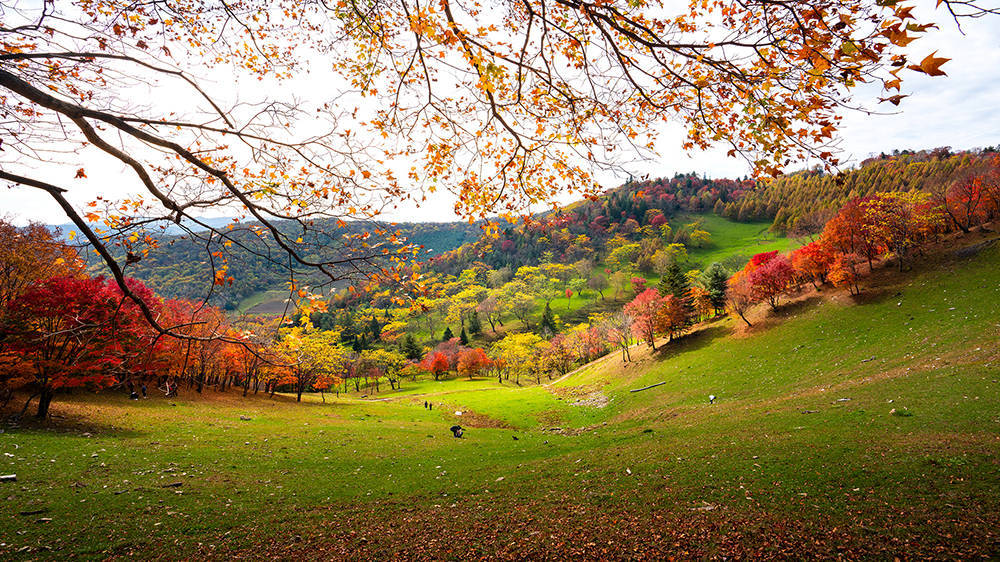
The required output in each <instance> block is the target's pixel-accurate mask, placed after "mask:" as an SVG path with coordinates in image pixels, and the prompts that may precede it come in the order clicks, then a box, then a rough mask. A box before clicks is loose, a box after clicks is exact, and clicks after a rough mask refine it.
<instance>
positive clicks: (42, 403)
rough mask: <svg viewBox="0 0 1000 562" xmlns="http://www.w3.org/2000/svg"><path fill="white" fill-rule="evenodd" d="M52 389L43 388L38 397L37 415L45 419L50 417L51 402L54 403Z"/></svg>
mask: <svg viewBox="0 0 1000 562" xmlns="http://www.w3.org/2000/svg"><path fill="white" fill-rule="evenodd" d="M52 394H53V393H52V390H50V389H43V390H42V393H41V395H40V396H39V397H38V412H37V413H36V414H35V417H36V418H38V419H40V420H44V419H45V418H47V417H49V404H51V403H52Z"/></svg>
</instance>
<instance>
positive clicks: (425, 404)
mask: <svg viewBox="0 0 1000 562" xmlns="http://www.w3.org/2000/svg"><path fill="white" fill-rule="evenodd" d="M424 409H425V410H426V409H427V401H426V400H424Z"/></svg>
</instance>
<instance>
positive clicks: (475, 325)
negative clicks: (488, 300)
mask: <svg viewBox="0 0 1000 562" xmlns="http://www.w3.org/2000/svg"><path fill="white" fill-rule="evenodd" d="M469 333H471V334H472V335H474V336H478V335H479V334H481V333H483V324H482V322H480V321H479V311H477V310H473V311H472V314H470V315H469Z"/></svg>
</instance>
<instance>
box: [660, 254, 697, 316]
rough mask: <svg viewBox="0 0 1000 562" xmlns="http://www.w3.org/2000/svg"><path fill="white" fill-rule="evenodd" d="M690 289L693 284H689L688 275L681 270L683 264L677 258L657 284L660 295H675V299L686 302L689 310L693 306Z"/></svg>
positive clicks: (685, 305)
mask: <svg viewBox="0 0 1000 562" xmlns="http://www.w3.org/2000/svg"><path fill="white" fill-rule="evenodd" d="M690 289H691V286H690V285H689V284H688V280H687V277H686V276H685V275H684V272H682V271H681V266H680V264H678V263H677V261H676V260H674V262H673V263H671V264H670V267H669V268H668V269H667V272H666V274H664V275H663V278H662V279H660V284H659V285H658V286H657V290H658V291H659V292H660V295H662V296H667V295H673V297H674V298H675V299H677V300H678V301H680V302H682V303H683V304H684V308H686V309H688V311H689V312H690V310H691V309H692V308H693V307H692V305H691V298H690V295H688V291H689V290H690Z"/></svg>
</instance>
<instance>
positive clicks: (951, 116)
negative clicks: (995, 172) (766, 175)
mask: <svg viewBox="0 0 1000 562" xmlns="http://www.w3.org/2000/svg"><path fill="white" fill-rule="evenodd" d="M924 9H926V8H924ZM940 17H941V14H940V13H939V18H940ZM940 24H941V29H940V30H932V31H931V32H929V33H928V34H927V35H926V36H925V37H923V38H921V39H920V40H919V41H917V42H915V43H913V44H911V46H914V47H915V48H914V50H913V57H914V58H917V60H919V58H922V57H923V56H924V55H926V54H929V53H931V52H932V51H935V50H937V51H938V56H944V57H948V58H951V59H952V60H951V61H949V62H948V63H946V64H945V65H944V66H943V67H942V70H944V71H946V72H947V73H948V76H947V77H942V78H930V77H926V76H924V75H921V74H917V73H913V72H909V73H907V74H906V75H905V80H904V85H903V92H902V93H904V94H909V96H910V97H908V98H906V99H905V100H904V101H903V103H902V104H901V105H900V106H899V108H898V109H897V108H894V107H893V106H891V105H888V104H876V103H874V102H875V100H876V99H877V97H878V96H879V95H885V94H884V93H883V92H881V91H880V89H879V88H869V89H862V90H859V91H858V92H857V95H858V100H859V101H863V102H865V103H867V105H868V106H869V107H871V108H874V109H876V110H878V111H880V112H885V113H883V114H865V113H860V112H857V113H848V114H846V115H845V118H844V123H843V128H842V130H841V139H842V142H841V149H842V151H843V153H842V154H841V159H842V161H844V162H845V163H846V164H848V165H850V164H852V163H856V162H858V161H860V160H863V159H864V158H866V157H868V156H869V155H870V154H873V153H875V154H877V153H879V152H882V151H891V150H892V149H896V148H898V149H904V148H910V149H922V148H934V147H938V146H951V147H953V148H955V149H967V148H975V147H984V146H990V145H997V144H1000V114H998V112H997V111H996V110H997V107H998V105H1000V104H998V101H1000V100H998V94H1000V18H997V17H994V18H984V19H980V20H973V21H965V22H963V28H964V30H965V33H966V34H965V35H964V36H963V35H962V34H961V33H959V31H958V29H957V28H956V26H955V24H954V22H951V21H941V22H940ZM681 140H682V133H681V131H680V128H677V129H673V128H668V129H666V130H665V131H664V132H663V134H662V137H661V140H660V143H659V144H658V146H657V149H658V151H659V153H660V157H659V158H658V159H657V160H655V161H651V162H646V163H642V164H639V165H636V166H635V167H634V170H633V171H634V173H635V174H636V175H637V176H641V175H644V174H649V175H650V176H651V177H658V176H671V175H673V174H675V173H677V172H697V173H699V174H705V175H707V176H709V177H712V178H721V177H738V176H743V175H745V174H747V173H748V172H749V169H748V167H747V166H746V164H745V163H744V162H743V161H742V160H738V159H734V158H728V157H726V156H725V149H719V150H712V151H707V152H695V153H684V152H683V151H682V150H681V149H680V144H681ZM61 173H71V171H68V172H61ZM87 173H88V178H87V180H84V181H75V182H73V183H72V185H73V186H74V191H73V193H72V194H71V197H72V200H73V201H74V202H76V203H78V204H82V203H84V202H86V201H89V200H91V199H93V198H94V196H96V195H99V194H100V195H104V196H105V197H108V198H117V197H123V196H127V195H128V194H129V193H131V192H133V191H134V190H135V189H136V182H135V180H134V178H133V176H132V175H131V174H129V173H128V172H127V171H126V170H124V169H123V168H122V167H121V166H119V165H118V164H117V163H112V162H110V160H105V161H104V162H101V161H100V157H97V161H93V162H88V165H87ZM40 175H41V176H42V177H44V176H45V175H46V174H40ZM626 177H627V176H626V175H622V176H607V177H602V178H600V179H601V181H602V183H603V184H605V185H606V186H607V187H613V186H615V185H618V184H620V183H621V182H622V181H624V180H625V179H626ZM52 179H53V180H56V179H58V183H66V181H65V180H66V178H61V177H60V178H52ZM434 197H436V199H434V200H433V201H430V202H429V203H425V205H424V207H422V208H420V209H412V208H411V209H404V210H400V211H398V212H397V213H396V215H395V216H387V217H386V218H388V219H392V220H421V221H442V220H453V219H454V218H455V217H454V216H453V214H452V199H451V198H450V195H448V194H446V193H442V192H440V191H439V192H438V193H437V194H434ZM0 216H5V217H8V218H13V219H14V220H15V221H16V222H18V223H25V222H27V221H29V220H35V221H41V222H45V223H48V224H63V223H66V222H67V220H66V218H65V217H64V216H63V215H62V214H61V212H60V210H59V209H58V208H57V207H56V206H55V204H54V203H52V202H51V201H50V200H49V199H48V198H47V197H45V196H44V195H43V194H40V193H38V192H36V191H35V190H32V189H29V188H22V187H14V188H8V187H7V186H6V185H4V186H2V187H0Z"/></svg>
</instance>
